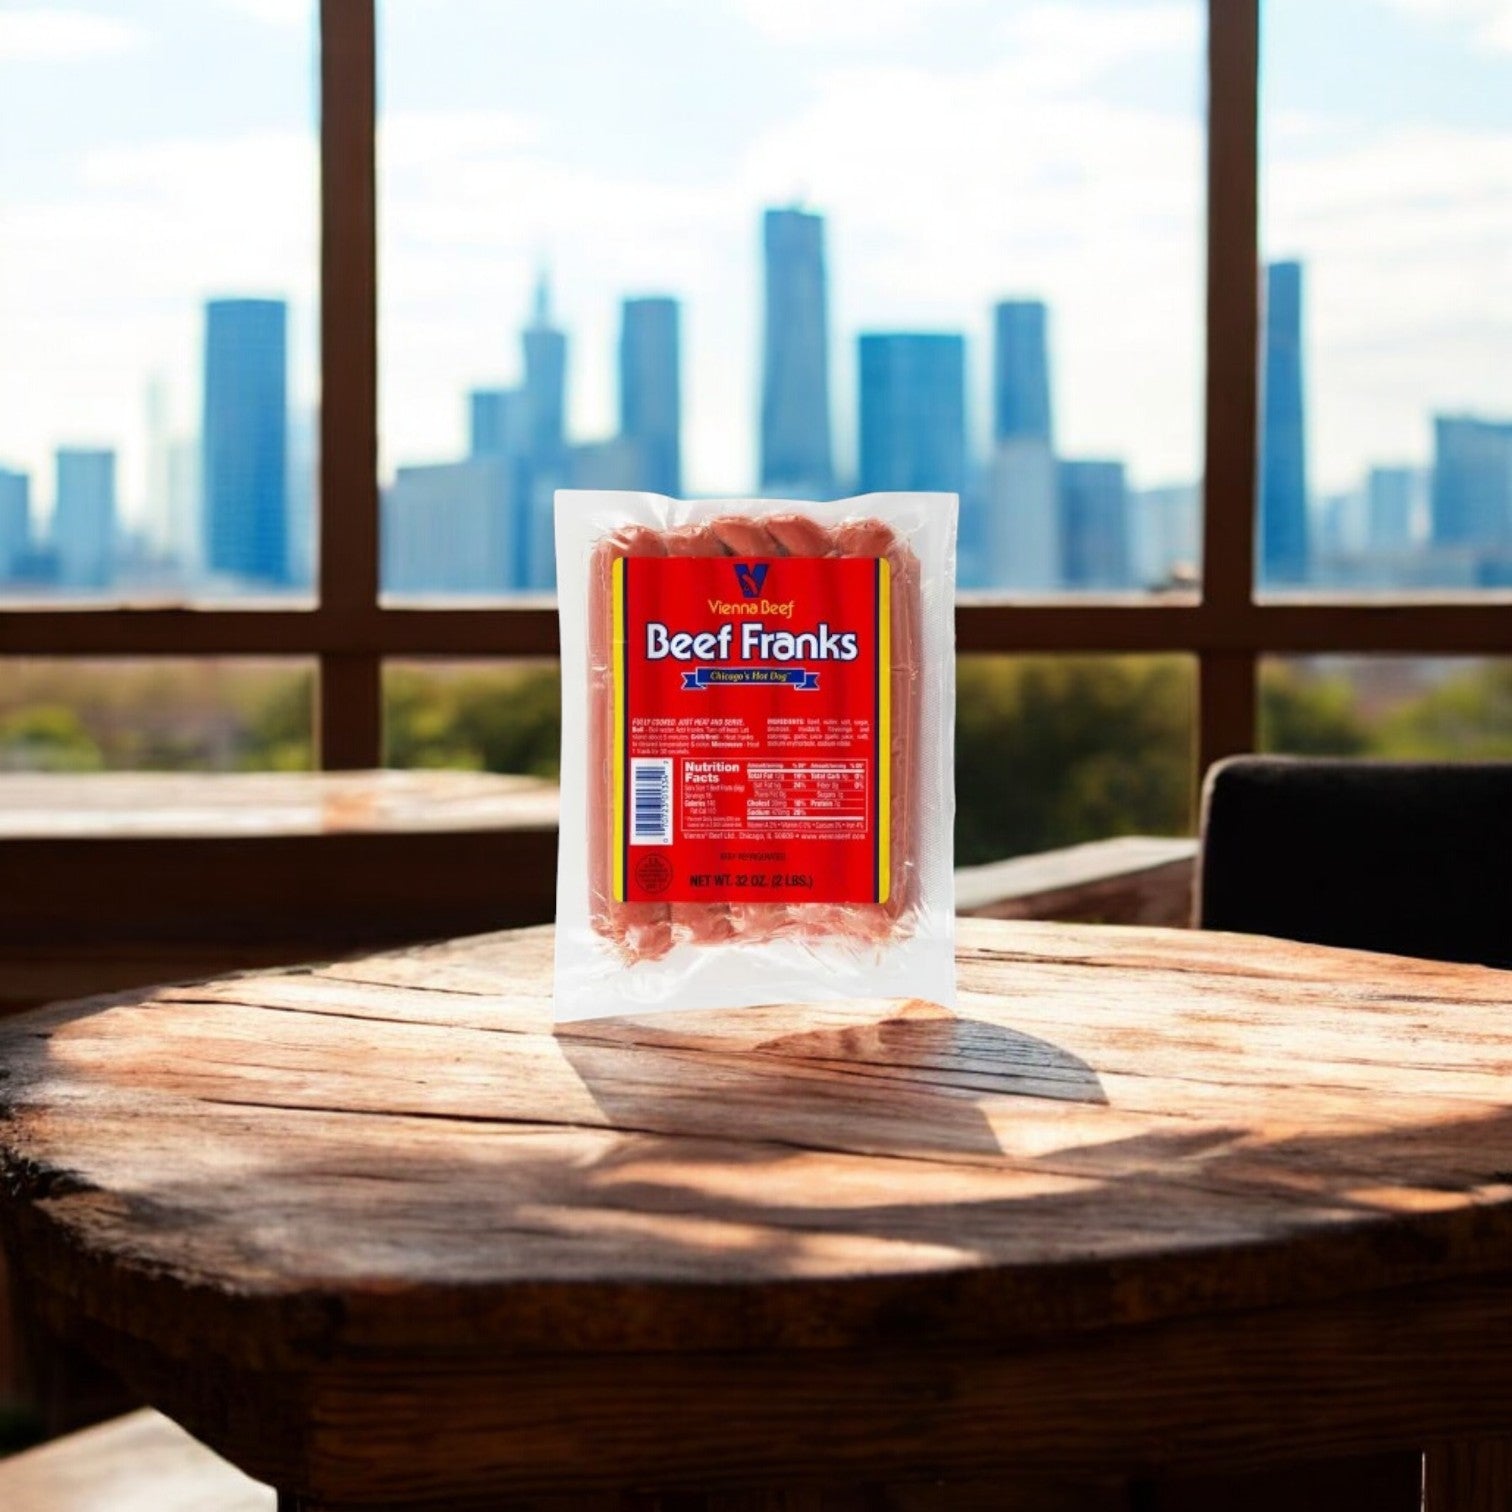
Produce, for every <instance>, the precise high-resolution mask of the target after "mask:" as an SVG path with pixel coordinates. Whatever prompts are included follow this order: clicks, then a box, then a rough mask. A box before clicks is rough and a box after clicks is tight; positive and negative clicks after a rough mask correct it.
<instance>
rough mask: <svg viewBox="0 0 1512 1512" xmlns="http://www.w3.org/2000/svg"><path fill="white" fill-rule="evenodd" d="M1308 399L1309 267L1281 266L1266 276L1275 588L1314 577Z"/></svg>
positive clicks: (1265, 465) (1264, 392) (1264, 551)
mask: <svg viewBox="0 0 1512 1512" xmlns="http://www.w3.org/2000/svg"><path fill="white" fill-rule="evenodd" d="M1302 398H1303V393H1302V264H1301V263H1299V262H1274V263H1270V264H1269V265H1268V266H1267V267H1266V270H1265V348H1264V371H1263V374H1262V378H1261V402H1260V422H1261V423H1260V569H1261V580H1262V581H1263V582H1264V583H1266V584H1268V585H1271V586H1280V585H1285V584H1298V583H1305V582H1306V581H1307V576H1308V566H1309V549H1308V529H1307V449H1306V432H1305V428H1304V424H1303V412H1302Z"/></svg>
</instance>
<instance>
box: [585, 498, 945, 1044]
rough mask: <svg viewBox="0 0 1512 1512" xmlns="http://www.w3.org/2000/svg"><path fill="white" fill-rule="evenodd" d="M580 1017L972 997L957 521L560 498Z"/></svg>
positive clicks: (863, 507)
mask: <svg viewBox="0 0 1512 1512" xmlns="http://www.w3.org/2000/svg"><path fill="white" fill-rule="evenodd" d="M556 527H557V582H558V599H559V604H560V613H561V638H562V668H563V713H562V829H561V855H560V863H559V871H558V909H557V971H556V1008H557V1017H558V1018H559V1019H566V1018H585V1017H596V1016H599V1015H602V1014H609V1013H622V1012H634V1011H639V1010H650V1009H656V1008H680V1007H733V1006H742V1005H747V1004H753V1003H762V1002H772V1001H782V1000H798V1001H802V1000H812V999H821V998H836V997H880V996H886V997H921V998H926V999H929V1000H932V1001H936V1002H943V1003H950V1002H951V1001H953V998H954V962H953V882H952V849H951V845H952V842H951V826H952V822H953V817H954V790H953V774H952V758H953V735H954V696H955V687H954V654H953V653H954V639H953V637H954V631H953V600H954V586H955V583H954V578H955V528H956V500H955V498H954V496H953V495H943V494H874V495H868V496H866V497H864V498H859V499H848V500H840V501H836V502H831V503H823V504H798V503H794V502H792V501H772V500H750V501H744V500H742V501H729V500H724V501H698V502H684V501H678V500H672V499H666V498H662V497H660V496H657V495H651V494H636V493H592V492H563V493H559V494H558V495H557V501H556Z"/></svg>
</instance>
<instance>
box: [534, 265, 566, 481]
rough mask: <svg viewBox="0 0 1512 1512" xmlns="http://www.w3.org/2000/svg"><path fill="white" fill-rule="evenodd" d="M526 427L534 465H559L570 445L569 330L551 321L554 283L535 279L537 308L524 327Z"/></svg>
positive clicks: (551, 466) (553, 466)
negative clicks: (568, 410) (568, 432)
mask: <svg viewBox="0 0 1512 1512" xmlns="http://www.w3.org/2000/svg"><path fill="white" fill-rule="evenodd" d="M524 343H525V431H526V442H525V444H526V452H527V455H528V457H529V460H530V463H531V466H532V467H533V468H536V469H540V470H549V469H552V468H556V467H559V466H560V465H561V462H562V457H563V453H564V451H565V449H566V445H567V418H566V416H567V333H566V332H565V331H562V330H558V329H557V327H556V326H554V325H552V323H551V286H550V284H549V283H548V282H547V279H546V275H545V274H544V273H543V274H542V275H541V276H540V278H539V279H538V280H537V282H536V292H535V310H534V312H533V314H532V316H531V321H530V324H529V325H528V326H526V327H525V333H524Z"/></svg>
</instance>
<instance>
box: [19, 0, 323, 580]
mask: <svg viewBox="0 0 1512 1512" xmlns="http://www.w3.org/2000/svg"><path fill="white" fill-rule="evenodd" d="M314 38H315V6H314V0H214V3H203V0H130V3H122V4H112V5H109V6H94V7H89V8H76V7H72V6H60V5H52V4H44V3H41V0H8V3H7V4H6V5H5V6H4V7H3V8H0V228H3V229H0V597H3V598H5V599H10V600H13V601H14V600H18V599H25V600H40V601H43V602H46V601H49V600H56V599H58V598H88V599H103V600H131V601H151V602H159V601H164V600H167V601H176V600H184V599H193V600H205V599H215V598H221V597H226V596H228V595H248V594H253V595H257V596H260V597H265V598H272V599H283V600H285V601H287V599H288V598H289V596H290V595H293V594H298V593H301V592H307V591H308V590H309V588H310V584H311V579H312V570H313V560H312V559H313V553H314V479H315V459H314V437H315V415H314V406H315V403H316V397H317V395H316V389H317V377H316V374H317V352H316V345H317V326H316V317H317V307H316V275H317V259H316V250H315V249H316V241H317V227H318V182H319V180H318V172H317V168H318V163H317V159H318V153H317V147H316V139H315V132H314V122H315V118H316V109H315V98H314V89H315V82H314V81H315V70H314V67H313V59H314Z"/></svg>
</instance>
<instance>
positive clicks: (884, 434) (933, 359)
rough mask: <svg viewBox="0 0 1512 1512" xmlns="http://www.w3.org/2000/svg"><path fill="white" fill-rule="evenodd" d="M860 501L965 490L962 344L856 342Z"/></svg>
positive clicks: (920, 338)
mask: <svg viewBox="0 0 1512 1512" xmlns="http://www.w3.org/2000/svg"><path fill="white" fill-rule="evenodd" d="M859 352H860V359H861V360H860V368H861V426H860V431H861V458H860V461H861V481H860V487H861V492H862V493H872V492H874V491H877V490H884V489H900V490H903V491H905V492H906V491H916V490H924V491H930V492H935V491H938V492H942V493H957V494H958V493H960V492H962V491H963V489H964V488H965V485H966V341H965V338H964V337H961V336H957V335H954V334H942V333H939V334H937V333H930V334H916V333H912V332H908V333H900V334H886V335H881V334H872V335H864V336H862V337H861V338H860V339H859Z"/></svg>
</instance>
